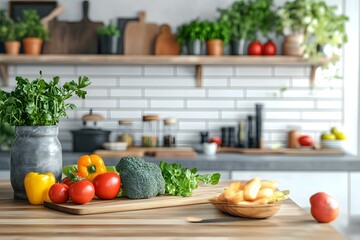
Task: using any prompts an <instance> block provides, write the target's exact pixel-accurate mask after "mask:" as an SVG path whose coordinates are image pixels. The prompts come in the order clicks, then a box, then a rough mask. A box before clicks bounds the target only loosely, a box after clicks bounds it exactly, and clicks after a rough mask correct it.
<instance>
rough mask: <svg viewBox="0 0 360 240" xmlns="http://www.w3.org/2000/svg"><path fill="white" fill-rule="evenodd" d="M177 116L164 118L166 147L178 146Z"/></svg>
mask: <svg viewBox="0 0 360 240" xmlns="http://www.w3.org/2000/svg"><path fill="white" fill-rule="evenodd" d="M175 130H176V118H166V119H164V147H175V146H176V134H175Z"/></svg>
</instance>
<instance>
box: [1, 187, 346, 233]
mask: <svg viewBox="0 0 360 240" xmlns="http://www.w3.org/2000/svg"><path fill="white" fill-rule="evenodd" d="M12 195H13V192H12V189H11V186H10V182H9V181H0V233H1V234H0V238H1V239H9V240H12V239H37V240H38V239H86V240H88V239H239V238H242V239H249V238H251V239H276V240H279V239H327V240H332V239H346V238H345V237H343V236H342V235H340V234H339V233H338V232H337V231H336V230H334V229H333V228H332V227H331V225H329V224H319V223H317V222H316V221H315V220H314V219H313V218H312V217H311V216H310V214H309V213H307V212H305V211H304V210H303V209H301V208H300V207H298V206H297V205H296V204H295V203H294V202H292V201H291V200H286V201H285V202H283V204H282V206H281V209H280V211H279V212H278V213H277V214H276V215H275V216H273V217H271V218H268V219H264V220H250V219H246V218H238V217H229V216H228V215H225V214H223V213H221V212H220V211H218V210H217V209H216V208H215V207H214V206H213V205H211V204H210V203H208V204H199V205H189V206H182V207H169V208H159V209H151V210H140V211H131V212H116V213H104V214H96V215H70V214H66V213H62V212H58V211H53V210H50V209H48V208H45V207H43V206H31V205H29V204H28V203H27V202H26V201H21V200H14V199H12ZM187 216H194V217H199V218H202V219H207V221H205V222H204V223H189V222H187V221H186V217H187Z"/></svg>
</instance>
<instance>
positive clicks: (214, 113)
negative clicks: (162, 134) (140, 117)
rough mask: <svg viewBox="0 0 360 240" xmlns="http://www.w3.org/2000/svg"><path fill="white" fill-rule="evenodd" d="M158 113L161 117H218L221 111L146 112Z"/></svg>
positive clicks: (148, 112) (205, 118)
mask: <svg viewBox="0 0 360 240" xmlns="http://www.w3.org/2000/svg"><path fill="white" fill-rule="evenodd" d="M154 113H157V114H159V115H160V117H161V118H166V117H175V118H178V119H204V120H207V119H218V118H219V112H217V111H156V112H154V111H145V112H144V114H146V115H148V114H154Z"/></svg>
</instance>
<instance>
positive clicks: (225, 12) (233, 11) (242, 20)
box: [218, 0, 276, 55]
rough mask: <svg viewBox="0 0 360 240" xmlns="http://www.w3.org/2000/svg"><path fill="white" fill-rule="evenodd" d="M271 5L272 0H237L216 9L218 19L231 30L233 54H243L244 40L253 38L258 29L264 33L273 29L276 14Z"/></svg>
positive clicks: (247, 40)
mask: <svg viewBox="0 0 360 240" xmlns="http://www.w3.org/2000/svg"><path fill="white" fill-rule="evenodd" d="M271 7H272V0H256V1H254V0H247V1H246V0H237V1H235V2H234V3H233V4H232V5H231V6H230V7H229V8H228V9H218V12H219V13H220V16H219V19H218V21H219V22H222V23H223V24H224V25H227V26H228V28H229V29H230V30H231V36H230V38H231V43H232V52H233V54H234V55H242V54H244V53H245V50H244V49H245V44H246V42H249V41H253V40H255V39H256V35H257V32H258V31H261V32H262V34H263V35H266V34H267V33H268V32H270V31H272V30H273V29H274V26H275V20H276V14H275V13H274V11H272V10H271Z"/></svg>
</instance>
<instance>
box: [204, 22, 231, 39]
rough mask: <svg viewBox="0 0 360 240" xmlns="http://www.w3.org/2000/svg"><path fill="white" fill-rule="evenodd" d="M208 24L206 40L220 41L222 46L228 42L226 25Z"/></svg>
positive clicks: (218, 23) (228, 36)
mask: <svg viewBox="0 0 360 240" xmlns="http://www.w3.org/2000/svg"><path fill="white" fill-rule="evenodd" d="M207 24H208V34H207V37H206V39H207V40H209V39H221V40H222V41H223V42H224V44H228V43H229V42H230V29H229V28H228V26H227V25H225V24H222V23H220V22H209V23H207Z"/></svg>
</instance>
